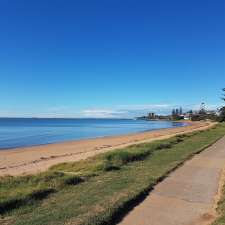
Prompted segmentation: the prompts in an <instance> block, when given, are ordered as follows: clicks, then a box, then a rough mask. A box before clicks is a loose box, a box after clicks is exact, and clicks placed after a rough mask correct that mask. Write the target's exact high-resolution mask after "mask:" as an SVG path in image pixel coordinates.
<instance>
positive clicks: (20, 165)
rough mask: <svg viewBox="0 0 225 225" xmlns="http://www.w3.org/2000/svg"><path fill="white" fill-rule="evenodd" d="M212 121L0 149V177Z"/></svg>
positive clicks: (201, 127) (202, 126) (34, 170)
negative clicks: (126, 133)
mask: <svg viewBox="0 0 225 225" xmlns="http://www.w3.org/2000/svg"><path fill="white" fill-rule="evenodd" d="M214 124H215V123H210V122H189V126H185V127H176V128H168V129H161V130H154V131H149V132H142V133H136V134H129V135H120V136H112V137H102V138H94V139H85V140H79V141H68V142H64V143H56V144H48V145H40V146H33V147H25V148H16V149H13V150H1V151H0V176H3V175H25V174H33V173H37V172H41V171H44V170H46V169H48V168H49V167H50V166H52V165H55V164H58V163H62V162H71V161H79V160H82V159H86V158H88V157H90V156H93V155H96V154H98V153H103V152H106V151H110V150H112V149H116V148H121V147H125V146H129V145H132V144H138V143H143V142H150V141H154V140H161V139H166V138H169V137H172V136H175V135H177V134H182V133H189V132H193V131H197V130H204V129H207V128H209V127H211V126H214Z"/></svg>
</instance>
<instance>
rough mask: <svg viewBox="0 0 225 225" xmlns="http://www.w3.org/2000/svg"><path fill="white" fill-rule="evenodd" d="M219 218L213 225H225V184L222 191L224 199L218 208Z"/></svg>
mask: <svg viewBox="0 0 225 225" xmlns="http://www.w3.org/2000/svg"><path fill="white" fill-rule="evenodd" d="M217 211H218V214H219V217H218V218H217V219H216V220H215V221H214V222H213V223H212V225H225V184H224V186H223V190H222V198H221V199H220V201H219V203H218V208H217Z"/></svg>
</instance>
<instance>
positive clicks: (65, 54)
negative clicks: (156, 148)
mask: <svg viewBox="0 0 225 225" xmlns="http://www.w3.org/2000/svg"><path fill="white" fill-rule="evenodd" d="M223 87H225V1H224V0H170V1H169V0H82V1H78V0H36V1H34V0H32V1H31V0H19V1H18V0H1V1H0V116H41V117H47V116H53V117H54V116H62V117H64V116H65V117H130V116H134V115H141V114H142V113H144V112H146V111H148V110H150V111H156V112H159V113H165V112H167V111H170V110H171V107H173V106H179V105H181V106H184V108H191V107H194V108H196V107H198V104H200V103H201V102H203V101H204V102H205V103H206V105H208V107H209V108H212V107H217V106H218V105H220V104H222V102H221V101H220V99H219V97H220V94H221V89H222V88H223Z"/></svg>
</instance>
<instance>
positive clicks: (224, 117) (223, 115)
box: [219, 88, 225, 122]
mask: <svg viewBox="0 0 225 225" xmlns="http://www.w3.org/2000/svg"><path fill="white" fill-rule="evenodd" d="M223 91H224V93H223V97H222V99H223V101H225V88H223ZM219 112H220V116H219V120H220V121H221V122H222V121H225V106H223V107H222V108H220V110H219Z"/></svg>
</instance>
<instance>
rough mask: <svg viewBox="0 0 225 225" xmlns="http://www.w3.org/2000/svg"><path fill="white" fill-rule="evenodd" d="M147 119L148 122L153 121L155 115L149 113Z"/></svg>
mask: <svg viewBox="0 0 225 225" xmlns="http://www.w3.org/2000/svg"><path fill="white" fill-rule="evenodd" d="M148 118H149V119H150V120H152V119H155V113H153V112H150V113H149V114H148Z"/></svg>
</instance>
